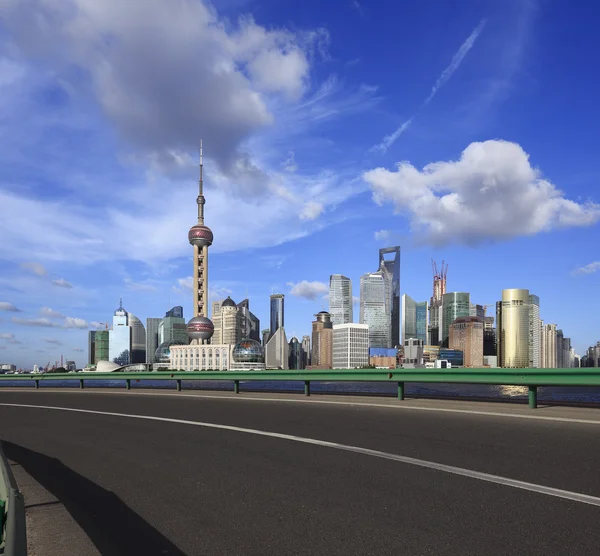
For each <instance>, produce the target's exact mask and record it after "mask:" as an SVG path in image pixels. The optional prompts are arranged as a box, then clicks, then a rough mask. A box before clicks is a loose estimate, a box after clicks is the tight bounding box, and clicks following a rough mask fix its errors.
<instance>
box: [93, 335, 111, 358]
mask: <svg viewBox="0 0 600 556" xmlns="http://www.w3.org/2000/svg"><path fill="white" fill-rule="evenodd" d="M109 334H110V332H109V331H108V330H96V337H95V342H94V343H95V346H94V362H95V364H96V365H97V364H98V361H108V360H109V352H108V338H109Z"/></svg>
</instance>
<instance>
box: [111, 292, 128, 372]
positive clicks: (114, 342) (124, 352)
mask: <svg viewBox="0 0 600 556" xmlns="http://www.w3.org/2000/svg"><path fill="white" fill-rule="evenodd" d="M108 351H109V355H108V356H109V358H110V360H111V361H112V362H113V363H117V364H118V365H129V363H131V328H130V327H129V326H128V325H127V311H126V310H125V309H123V300H122V299H121V300H119V307H118V309H117V310H116V311H115V312H114V315H113V326H112V329H111V330H110V331H109V341H108Z"/></svg>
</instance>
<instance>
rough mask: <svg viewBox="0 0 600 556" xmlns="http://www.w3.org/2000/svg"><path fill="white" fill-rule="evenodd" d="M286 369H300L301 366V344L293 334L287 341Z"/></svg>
mask: <svg viewBox="0 0 600 556" xmlns="http://www.w3.org/2000/svg"><path fill="white" fill-rule="evenodd" d="M288 353H289V355H288V369H293V370H301V369H303V368H304V367H303V366H302V363H303V361H302V359H303V357H302V344H301V343H300V342H299V341H298V338H296V336H293V337H292V339H291V340H290V341H289V343H288Z"/></svg>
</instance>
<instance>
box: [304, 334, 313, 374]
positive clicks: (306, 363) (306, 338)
mask: <svg viewBox="0 0 600 556" xmlns="http://www.w3.org/2000/svg"><path fill="white" fill-rule="evenodd" d="M310 355H311V351H310V336H302V368H303V369H306V367H308V366H309V365H310Z"/></svg>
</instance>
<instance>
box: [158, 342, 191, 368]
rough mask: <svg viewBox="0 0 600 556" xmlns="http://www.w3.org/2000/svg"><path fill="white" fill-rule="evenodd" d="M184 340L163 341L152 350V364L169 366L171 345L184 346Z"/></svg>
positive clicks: (163, 366)
mask: <svg viewBox="0 0 600 556" xmlns="http://www.w3.org/2000/svg"><path fill="white" fill-rule="evenodd" d="M185 345H187V344H186V343H185V342H181V341H179V340H171V341H169V342H163V343H162V344H160V346H158V347H157V348H156V351H155V352H154V365H155V367H156V368H159V367H162V368H167V369H168V368H170V365H171V346H185Z"/></svg>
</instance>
